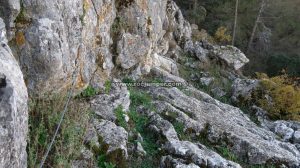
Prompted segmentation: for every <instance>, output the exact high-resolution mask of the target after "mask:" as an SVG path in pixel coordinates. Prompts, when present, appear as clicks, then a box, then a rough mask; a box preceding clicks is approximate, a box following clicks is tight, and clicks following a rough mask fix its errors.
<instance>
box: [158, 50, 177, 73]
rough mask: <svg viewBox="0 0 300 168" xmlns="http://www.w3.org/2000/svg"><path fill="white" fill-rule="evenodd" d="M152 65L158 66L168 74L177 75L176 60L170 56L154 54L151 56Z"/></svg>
mask: <svg viewBox="0 0 300 168" xmlns="http://www.w3.org/2000/svg"><path fill="white" fill-rule="evenodd" d="M153 67H159V68H161V69H163V70H165V71H167V72H169V73H170V74H173V75H176V76H178V75H179V72H178V68H177V65H176V62H175V61H174V60H172V59H170V58H167V57H164V56H160V55H158V54H154V56H153Z"/></svg>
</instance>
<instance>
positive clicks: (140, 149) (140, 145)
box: [136, 142, 147, 156]
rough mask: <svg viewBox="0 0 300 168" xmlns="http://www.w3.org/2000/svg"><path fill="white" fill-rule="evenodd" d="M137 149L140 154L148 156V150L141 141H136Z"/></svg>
mask: <svg viewBox="0 0 300 168" xmlns="http://www.w3.org/2000/svg"><path fill="white" fill-rule="evenodd" d="M136 151H137V153H138V155H140V156H146V155H147V152H146V151H145V150H144V148H143V146H142V144H141V143H140V142H137V143H136Z"/></svg>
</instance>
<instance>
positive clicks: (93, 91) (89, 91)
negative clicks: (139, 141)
mask: <svg viewBox="0 0 300 168" xmlns="http://www.w3.org/2000/svg"><path fill="white" fill-rule="evenodd" d="M97 94H99V90H98V89H96V88H93V87H92V86H88V87H87V88H86V89H85V90H84V91H83V92H82V93H81V94H80V97H84V98H88V97H93V96H95V95H97Z"/></svg>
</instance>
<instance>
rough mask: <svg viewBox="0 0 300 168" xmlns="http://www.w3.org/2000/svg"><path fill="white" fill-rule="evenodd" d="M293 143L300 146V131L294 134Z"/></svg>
mask: <svg viewBox="0 0 300 168" xmlns="http://www.w3.org/2000/svg"><path fill="white" fill-rule="evenodd" d="M293 142H294V143H298V144H300V130H299V131H295V132H294V136H293Z"/></svg>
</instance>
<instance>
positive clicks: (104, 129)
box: [94, 120, 128, 167]
mask: <svg viewBox="0 0 300 168" xmlns="http://www.w3.org/2000/svg"><path fill="white" fill-rule="evenodd" d="M94 125H95V128H96V130H97V133H98V136H99V142H100V144H101V148H100V149H101V150H104V152H105V153H106V154H107V158H108V160H109V161H111V162H113V163H116V164H118V165H119V166H120V167H122V166H121V165H124V163H125V162H126V159H127V157H128V154H127V140H128V133H127V132H126V130H125V129H124V128H123V127H118V126H116V125H115V124H114V123H113V122H110V121H106V120H103V121H100V122H98V121H95V122H94Z"/></svg>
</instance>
